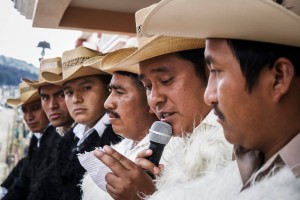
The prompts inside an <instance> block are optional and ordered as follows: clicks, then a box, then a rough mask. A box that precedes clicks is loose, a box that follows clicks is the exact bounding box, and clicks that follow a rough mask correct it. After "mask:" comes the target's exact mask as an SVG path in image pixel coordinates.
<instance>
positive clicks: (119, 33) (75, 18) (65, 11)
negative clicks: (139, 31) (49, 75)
mask: <svg viewBox="0 0 300 200" xmlns="http://www.w3.org/2000/svg"><path fill="white" fill-rule="evenodd" d="M13 1H14V7H15V8H16V9H17V10H18V11H19V12H20V14H21V15H24V16H25V17H26V18H27V19H31V20H32V26H33V27H38V28H52V29H68V30H79V31H82V32H83V33H82V35H81V37H80V38H78V41H77V44H79V43H80V42H81V43H82V44H83V45H84V46H87V47H90V48H93V49H97V50H99V51H101V52H103V53H107V52H110V51H113V50H116V49H119V48H122V47H123V46H124V44H125V43H126V40H127V39H128V38H131V37H134V36H135V35H136V27H135V17H134V15H135V12H136V11H137V10H139V9H141V8H144V7H147V6H150V5H152V4H154V3H157V2H159V0H142V1H141V0H109V1H107V0H51V1H49V0H13Z"/></svg>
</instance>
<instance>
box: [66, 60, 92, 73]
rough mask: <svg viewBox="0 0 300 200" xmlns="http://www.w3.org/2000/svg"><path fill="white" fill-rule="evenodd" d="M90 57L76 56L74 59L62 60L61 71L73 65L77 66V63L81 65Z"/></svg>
mask: <svg viewBox="0 0 300 200" xmlns="http://www.w3.org/2000/svg"><path fill="white" fill-rule="evenodd" d="M90 58H91V57H79V58H76V59H73V60H69V61H67V62H64V63H63V64H62V68H63V71H67V70H68V69H70V68H72V67H74V66H77V65H82V64H83V63H84V61H86V60H88V59H90Z"/></svg>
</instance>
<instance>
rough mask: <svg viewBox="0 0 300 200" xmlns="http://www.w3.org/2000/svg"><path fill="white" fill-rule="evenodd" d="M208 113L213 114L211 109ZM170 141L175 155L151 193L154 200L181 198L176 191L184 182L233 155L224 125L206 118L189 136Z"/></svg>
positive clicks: (203, 173) (218, 165)
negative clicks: (226, 138) (208, 120)
mask: <svg viewBox="0 0 300 200" xmlns="http://www.w3.org/2000/svg"><path fill="white" fill-rule="evenodd" d="M209 115H210V116H208V117H211V115H212V113H210V114H209ZM213 120H215V119H213ZM171 145H172V146H170V147H169V149H173V154H172V157H171V158H170V160H169V163H168V164H166V166H165V171H164V172H163V173H162V175H161V177H159V178H158V179H157V182H156V186H157V191H156V192H155V193H154V194H153V195H151V196H150V197H149V199H151V200H153V199H157V200H161V199H164V200H165V199H172V200H173V199H182V198H181V196H178V195H177V192H179V191H177V190H182V189H180V188H181V185H188V184H189V183H190V182H191V181H193V180H195V179H197V178H199V177H202V176H204V175H206V174H210V173H212V172H214V171H216V170H220V169H221V168H223V167H224V166H226V165H228V163H229V162H231V159H232V150H233V147H232V145H231V144H229V143H228V142H227V141H226V140H225V138H224V135H223V129H222V128H221V127H220V126H219V125H216V124H211V123H207V121H206V120H204V121H203V123H201V124H200V125H199V126H198V127H197V128H196V129H195V130H194V131H193V134H191V136H190V137H185V138H183V139H182V140H177V141H176V142H173V143H172V144H171ZM166 161H168V160H166ZM178 186H179V187H178ZM198 199H200V197H198Z"/></svg>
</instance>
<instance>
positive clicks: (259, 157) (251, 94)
mask: <svg viewBox="0 0 300 200" xmlns="http://www.w3.org/2000/svg"><path fill="white" fill-rule="evenodd" d="M176 8H180V10H181V12H176V13H175V12H174V9H175V10H176ZM216 8H218V10H217V11H215V9H216ZM186 11H188V12H186ZM179 13H184V14H183V15H181V14H179ZM162 16H163V19H162V18H161V17H162ZM175 16H176V17H178V18H180V23H177V24H176V26H180V27H181V29H177V28H176V27H175V26H174V25H175V24H174V23H173V21H174V17H175ZM175 21H176V19H175ZM187 22H191V23H187ZM143 32H144V33H147V34H158V33H159V34H162V33H164V34H172V35H177V36H179V35H180V36H193V37H195V36H198V37H202V38H208V39H207V40H206V50H205V57H206V61H207V64H208V68H209V70H210V72H211V73H210V77H209V82H208V86H207V89H206V92H205V96H204V98H205V101H206V102H207V104H209V105H211V106H213V108H214V110H215V113H216V114H217V115H218V122H219V123H220V124H221V125H222V126H223V129H224V134H225V137H226V139H227V140H228V141H229V142H230V143H232V144H234V146H235V157H236V162H235V163H234V166H230V167H231V169H229V170H228V169H227V170H228V171H230V172H231V173H227V174H224V173H220V174H219V176H215V178H216V177H217V178H219V180H220V181H218V182H219V184H218V185H217V186H215V187H211V190H209V191H205V192H207V193H209V192H211V191H212V190H213V191H214V192H212V193H211V194H210V195H209V196H210V198H213V197H216V196H217V195H220V194H221V195H222V194H226V193H227V194H229V195H233V194H235V195H236V196H237V197H239V198H240V199H299V198H300V190H299V188H300V179H299V176H300V167H299V166H300V155H299V151H300V134H299V132H300V123H299V121H300V104H299V102H300V92H299V91H300V62H299V55H300V37H299V35H300V1H298V0H276V1H271V0H248V1H247V0H231V1H226V3H224V1H222V0H189V1H185V2H184V4H183V2H182V1H178V0H167V1H162V2H161V3H160V4H159V5H158V6H157V7H156V9H155V10H153V12H151V13H150V14H149V16H148V17H147V19H146V20H145V24H144V27H143ZM233 172H234V173H235V174H237V176H238V177H237V178H234V176H232V173H233ZM236 172H237V173H236ZM239 173H240V175H239ZM225 175H227V176H225ZM221 180H222V181H221ZM226 181H227V182H226ZM225 182H226V183H225ZM200 183H201V181H199V182H198V183H195V184H194V187H190V191H189V192H191V193H190V194H191V195H199V194H200V193H202V194H203V192H204V191H203V190H201V188H202V187H201V185H200ZM202 183H203V182H202ZM228 183H231V184H228ZM220 185H222V186H220ZM197 186H198V187H197ZM218 186H219V187H218ZM224 186H225V188H226V190H223V189H222V188H224ZM195 188H198V189H197V192H196V191H195ZM172 189H175V190H176V188H172ZM172 191H173V190H172ZM182 191H184V190H182ZM192 191H194V192H192ZM219 191H220V192H219ZM225 191H226V193H225ZM185 192H186V190H185ZM222 192H223V193H222ZM229 195H227V197H228V198H227V199H233V197H232V196H229ZM171 198H172V197H171Z"/></svg>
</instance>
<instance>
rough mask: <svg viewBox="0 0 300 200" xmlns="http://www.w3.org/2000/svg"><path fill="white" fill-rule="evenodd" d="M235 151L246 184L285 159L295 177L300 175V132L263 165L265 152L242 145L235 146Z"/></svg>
mask: <svg viewBox="0 0 300 200" xmlns="http://www.w3.org/2000/svg"><path fill="white" fill-rule="evenodd" d="M234 151H235V156H236V161H237V164H238V167H239V171H240V175H241V178H242V181H243V183H244V184H246V183H249V181H250V179H253V178H255V177H257V176H259V175H260V174H268V170H271V169H272V166H275V165H276V164H277V162H280V161H283V164H284V165H286V166H287V167H288V168H289V169H290V170H291V171H292V172H293V174H294V175H295V177H299V176H300V156H299V152H300V133H298V134H297V135H296V136H295V137H294V138H293V139H292V140H291V141H290V142H289V143H288V144H286V145H285V146H284V147H283V148H282V149H281V150H279V151H278V152H277V153H276V154H275V155H273V156H272V157H271V158H270V159H269V160H267V162H265V164H263V165H262V163H263V162H264V160H263V154H262V153H261V152H259V151H254V150H246V149H245V148H243V147H241V146H235V148H234ZM258 169H259V170H258ZM256 171H257V172H256ZM254 172H256V173H255V176H253V174H254Z"/></svg>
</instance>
